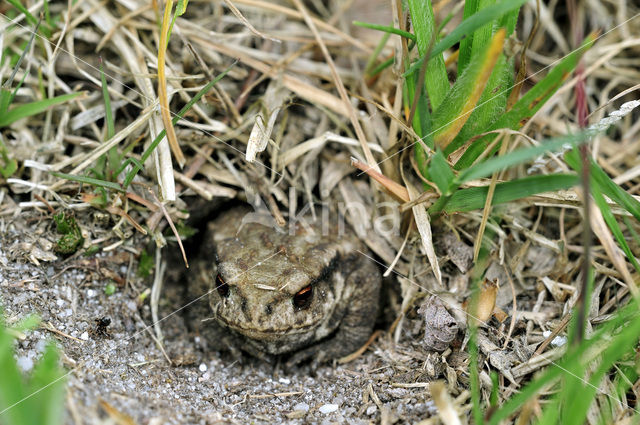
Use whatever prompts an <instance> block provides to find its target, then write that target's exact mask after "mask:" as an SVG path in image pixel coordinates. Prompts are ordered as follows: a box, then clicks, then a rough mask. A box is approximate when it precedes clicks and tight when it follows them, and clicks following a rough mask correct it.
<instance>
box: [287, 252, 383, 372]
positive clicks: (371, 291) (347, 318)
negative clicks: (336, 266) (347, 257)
mask: <svg viewBox="0 0 640 425" xmlns="http://www.w3.org/2000/svg"><path fill="white" fill-rule="evenodd" d="M350 265H351V267H352V268H351V267H350V268H351V273H349V274H348V275H347V277H346V287H347V288H350V290H351V295H350V296H347V297H345V300H344V302H345V303H346V304H345V307H344V308H343V309H342V313H340V312H338V313H337V314H343V317H342V319H341V320H340V324H339V326H338V328H337V330H336V331H335V333H334V334H332V335H330V336H329V337H328V339H325V340H323V341H320V342H318V343H317V344H314V345H312V346H311V347H308V348H305V349H303V350H301V351H299V352H297V353H295V354H294V355H293V356H292V357H291V358H290V359H289V360H288V361H287V363H286V367H290V366H292V365H294V364H297V363H300V362H303V361H305V360H308V359H313V363H314V364H316V365H317V364H319V363H321V362H323V361H325V360H327V359H334V358H339V357H343V356H346V355H348V354H351V353H352V352H354V351H356V350H357V349H358V348H360V347H361V346H362V345H363V344H364V343H365V342H366V341H367V339H368V338H369V336H370V335H371V332H372V330H373V327H374V325H375V322H376V317H377V312H378V299H379V294H380V285H381V277H380V272H379V271H378V270H377V268H376V266H375V265H374V264H373V263H372V262H371V261H369V260H368V259H366V258H364V257H356V258H354V259H353V260H352V262H350Z"/></svg>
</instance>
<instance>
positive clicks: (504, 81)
mask: <svg viewBox="0 0 640 425" xmlns="http://www.w3.org/2000/svg"><path fill="white" fill-rule="evenodd" d="M512 84H513V64H512V62H511V61H508V60H507V58H506V57H505V56H504V55H502V56H501V57H500V59H498V63H496V66H495V67H494V70H493V73H492V74H491V77H490V78H489V81H488V82H487V86H486V87H485V89H484V91H483V92H482V96H481V97H480V99H479V100H478V103H477V105H476V107H475V109H474V110H473V112H472V113H471V115H470V116H469V119H468V120H467V122H466V123H465V125H464V126H463V127H462V129H461V130H460V133H458V135H457V136H456V137H455V139H453V141H452V142H451V143H450V144H449V146H447V149H446V151H447V152H453V151H455V150H456V149H458V148H459V147H460V146H462V145H464V144H465V143H466V142H467V141H468V140H470V139H471V138H473V137H475V136H477V135H478V134H481V133H483V132H484V131H485V130H486V129H487V128H488V127H489V125H491V123H492V122H493V121H495V118H496V117H499V116H501V115H502V114H504V111H505V108H506V106H507V98H508V97H509V91H508V90H505V88H507V87H511V85H512Z"/></svg>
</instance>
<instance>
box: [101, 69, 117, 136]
mask: <svg viewBox="0 0 640 425" xmlns="http://www.w3.org/2000/svg"><path fill="white" fill-rule="evenodd" d="M100 81H101V84H102V101H103V102H104V120H105V122H106V124H107V140H109V139H111V138H113V136H115V135H116V129H115V124H114V122H113V112H112V111H111V99H110V98H109V86H108V85H107V78H106V76H105V75H104V67H103V65H102V59H100Z"/></svg>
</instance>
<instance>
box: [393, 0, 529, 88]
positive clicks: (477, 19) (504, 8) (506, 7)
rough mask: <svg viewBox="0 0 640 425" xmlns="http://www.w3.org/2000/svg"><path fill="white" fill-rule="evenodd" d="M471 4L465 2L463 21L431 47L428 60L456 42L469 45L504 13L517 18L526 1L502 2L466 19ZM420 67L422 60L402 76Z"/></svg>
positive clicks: (461, 54) (505, 0) (511, 0)
mask: <svg viewBox="0 0 640 425" xmlns="http://www.w3.org/2000/svg"><path fill="white" fill-rule="evenodd" d="M471 3H472V2H471V1H467V2H466V3H465V19H464V21H462V22H461V23H460V25H458V26H457V27H456V28H455V29H454V30H453V31H451V33H450V34H449V35H447V36H446V37H444V38H443V39H442V40H441V41H440V42H438V43H436V45H435V46H434V47H433V50H432V51H431V54H430V55H429V60H431V59H432V58H435V57H436V56H437V55H439V54H441V53H442V52H444V51H445V50H447V49H449V48H450V47H452V46H454V45H455V44H456V43H458V42H460V45H461V46H462V45H464V44H465V43H469V42H470V40H472V37H471V36H472V35H473V33H474V32H475V31H476V30H477V29H478V28H481V27H482V26H483V25H486V24H487V23H489V22H491V21H493V20H495V19H499V18H500V17H501V16H503V15H504V14H505V13H512V14H513V13H514V11H515V12H516V16H517V12H518V10H519V8H520V6H522V5H523V4H524V3H526V0H503V1H501V2H499V3H496V4H494V5H492V6H489V7H487V8H486V9H482V10H481V11H479V12H477V13H475V14H474V15H472V16H471V17H466V7H467V4H471ZM511 32H513V29H511ZM507 34H510V33H509V32H507ZM462 50H463V48H462V47H461V49H460V56H459V58H458V64H459V63H460V61H461V59H460V57H463V56H464V54H463V52H462ZM469 59H470V57H469ZM420 66H422V59H420V60H419V61H418V62H415V63H413V64H412V65H411V67H410V68H409V70H408V71H407V72H405V74H404V76H405V77H406V76H407V75H408V74H413V73H414V72H416V71H417V70H418V69H420ZM458 69H460V66H459V65H458ZM463 69H464V67H463ZM460 74H462V72H460V71H459V72H458V75H460Z"/></svg>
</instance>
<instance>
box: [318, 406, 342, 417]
mask: <svg viewBox="0 0 640 425" xmlns="http://www.w3.org/2000/svg"><path fill="white" fill-rule="evenodd" d="M337 410H338V405H337V404H325V405H323V406H320V408H319V409H318V411H319V412H320V413H324V414H325V415H326V414H328V413H333V412H335V411H337Z"/></svg>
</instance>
